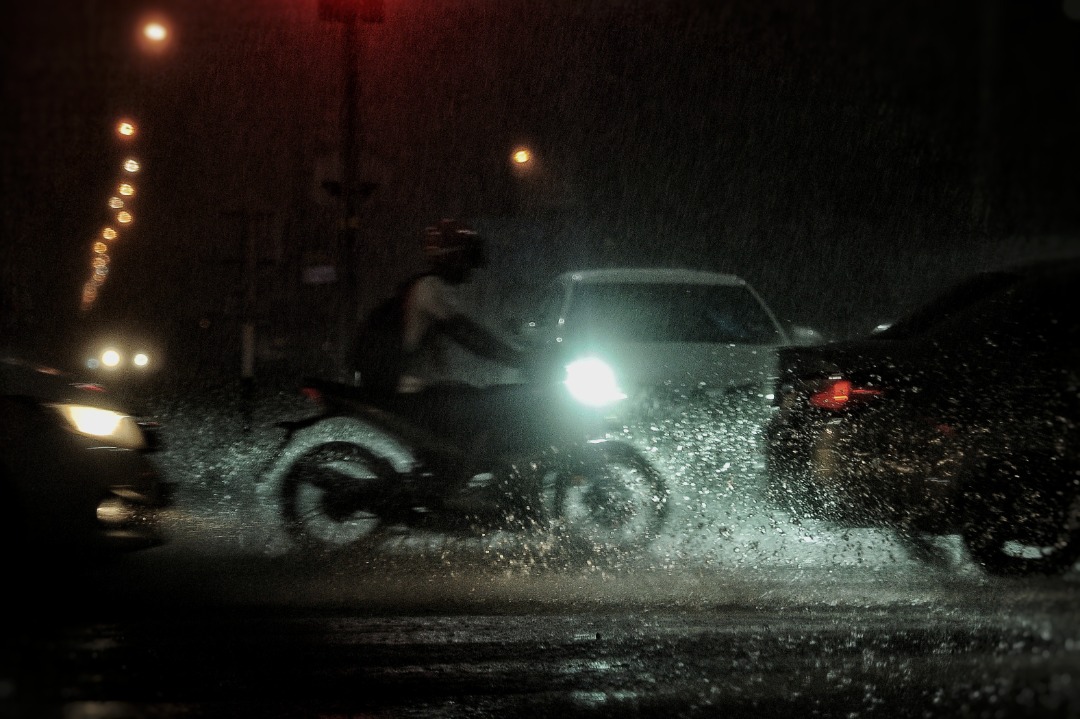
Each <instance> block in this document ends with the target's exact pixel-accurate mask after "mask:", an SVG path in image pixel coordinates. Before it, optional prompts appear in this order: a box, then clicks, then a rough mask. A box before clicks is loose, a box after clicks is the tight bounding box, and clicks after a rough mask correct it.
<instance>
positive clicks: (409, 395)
mask: <svg viewBox="0 0 1080 719" xmlns="http://www.w3.org/2000/svg"><path fill="white" fill-rule="evenodd" d="M424 255H425V257H426V258H427V260H428V263H429V265H430V267H429V269H428V271H426V272H425V273H423V274H421V275H419V276H418V277H417V278H415V279H414V280H412V281H411V283H410V285H409V287H408V290H407V294H406V295H405V301H404V315H403V327H402V335H403V336H402V370H401V377H400V379H399V382H398V387H397V392H396V393H395V394H394V395H392V396H391V397H390V398H388V400H387V401H386V406H387V409H389V410H390V411H391V412H393V413H395V414H397V415H400V416H404V417H406V418H408V419H410V420H412V421H414V422H415V423H417V424H419V425H421V426H424V427H427V428H428V429H430V430H432V431H434V432H435V433H436V434H438V435H440V436H442V437H446V438H449V439H451V440H452V441H454V442H457V443H459V446H463V447H468V448H469V450H470V451H477V450H479V449H480V448H481V447H483V446H484V445H486V444H487V443H488V442H489V440H490V437H491V436H492V435H493V433H494V432H495V431H496V430H498V431H508V429H509V428H508V427H507V426H506V424H507V423H508V422H510V421H511V419H510V418H511V417H517V416H520V414H519V412H520V403H519V400H517V399H516V395H517V393H516V392H515V391H514V385H499V384H495V383H489V384H487V385H478V384H476V383H475V382H473V381H472V380H471V379H470V376H469V375H471V376H475V374H476V372H469V373H466V372H462V371H461V370H463V369H465V368H464V367H461V366H460V363H459V365H456V366H455V365H454V364H453V363H452V353H453V350H454V347H455V346H456V347H460V348H463V349H465V350H466V351H467V352H468V353H470V354H471V355H474V356H476V357H479V358H484V359H486V360H491V361H494V362H496V363H499V364H502V365H504V366H506V367H510V368H521V367H522V366H523V364H524V360H525V356H524V353H523V352H522V351H521V350H519V349H518V348H517V347H515V346H513V345H512V344H510V343H509V342H507V341H505V340H503V339H502V338H501V337H499V336H498V335H496V334H495V333H494V332H492V331H491V330H490V329H488V328H487V327H486V326H485V325H484V324H483V323H481V322H478V321H477V320H475V319H473V318H472V317H470V315H469V314H468V312H467V310H466V303H465V302H464V300H463V298H462V297H461V296H460V290H461V289H462V288H463V286H464V285H466V284H467V283H468V282H469V281H470V280H471V279H472V277H473V273H474V272H475V271H476V270H477V269H480V268H482V267H484V266H486V264H487V257H486V254H485V247H484V240H483V238H482V237H481V236H480V235H479V234H478V233H477V232H476V230H474V229H473V228H472V227H470V226H468V225H466V224H465V223H463V222H460V221H458V220H454V219H443V220H440V221H439V222H438V223H436V224H435V225H433V226H431V227H428V228H427V229H426V230H425V231H424ZM510 431H512V430H510Z"/></svg>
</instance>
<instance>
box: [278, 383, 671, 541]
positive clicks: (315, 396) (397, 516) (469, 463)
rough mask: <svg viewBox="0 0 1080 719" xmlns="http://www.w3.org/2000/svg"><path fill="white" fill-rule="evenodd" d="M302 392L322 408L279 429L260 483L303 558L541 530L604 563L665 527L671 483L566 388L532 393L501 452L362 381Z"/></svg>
mask: <svg viewBox="0 0 1080 719" xmlns="http://www.w3.org/2000/svg"><path fill="white" fill-rule="evenodd" d="M579 374H580V373H579ZM578 379H579V383H580V382H581V381H583V382H584V384H585V385H586V386H589V387H590V389H592V390H594V391H595V389H596V387H597V386H598V385H597V384H596V381H595V380H594V379H592V378H589V377H587V378H584V379H583V380H582V378H581V377H579V378H578ZM302 393H303V394H304V395H305V396H306V397H308V398H310V399H311V400H312V401H313V402H314V404H315V405H316V406H317V408H318V409H317V411H316V412H315V413H314V414H312V415H310V416H307V417H304V418H301V419H297V420H289V421H284V422H279V423H278V426H279V427H281V428H282V429H284V430H285V437H284V439H283V441H282V443H281V445H280V448H279V450H278V451H277V453H276V455H275V456H274V457H273V458H272V460H271V462H270V464H269V466H268V467H267V469H266V470H265V471H264V472H263V473H262V475H261V477H260V481H261V482H262V483H264V485H266V486H269V487H272V488H273V495H275V496H276V499H277V502H278V503H279V508H280V516H281V519H282V522H283V527H284V530H285V534H287V535H288V537H289V539H290V540H291V541H292V543H293V544H294V545H295V546H297V547H300V548H302V549H304V550H308V551H310V550H319V551H327V550H329V551H336V550H341V549H345V548H350V547H355V546H357V545H360V544H362V543H363V542H374V541H376V540H377V538H378V537H380V536H385V534H386V533H387V532H388V531H391V530H394V531H400V530H401V529H402V528H405V529H406V530H407V529H410V528H412V529H429V530H435V531H439V532H443V533H452V534H462V533H464V534H472V535H473V536H477V535H478V534H483V533H485V532H490V531H492V530H506V531H511V532H517V533H528V532H541V533H543V534H544V537H545V541H547V542H550V546H553V547H558V548H559V550H560V551H568V550H569V551H585V552H587V553H588V554H589V555H597V554H602V553H608V552H619V553H625V552H634V551H639V550H641V549H643V548H645V547H646V546H647V545H648V544H649V543H650V542H651V541H652V540H653V539H654V538H655V537H657V536H658V535H659V533H660V532H661V530H662V529H663V526H664V523H665V519H666V516H667V510H668V501H667V499H668V489H667V486H666V483H665V481H664V478H663V477H662V476H661V474H660V473H659V472H658V471H657V469H656V468H655V467H654V466H653V465H652V463H651V462H650V461H649V460H648V459H647V458H646V457H645V456H644V455H643V454H642V453H641V452H639V451H638V450H637V449H636V448H635V447H634V446H632V445H630V444H629V443H627V442H625V441H622V440H620V439H619V438H617V437H613V436H612V435H611V434H610V433H609V432H608V428H607V427H605V420H604V412H603V409H602V408H600V407H593V408H589V407H585V406H583V405H581V404H580V403H579V402H577V401H576V400H574V399H573V398H572V397H571V394H570V393H569V392H568V391H567V386H566V385H565V383H552V382H547V383H532V384H531V385H530V387H529V388H528V389H525V390H524V395H523V396H525V397H526V398H527V401H526V402H525V403H524V404H523V414H527V415H529V416H528V417H522V418H521V420H522V421H521V422H520V423H514V424H515V427H516V430H515V433H514V436H515V441H514V442H513V444H512V445H511V446H509V447H503V448H501V450H500V452H499V453H498V455H497V456H495V457H492V456H491V454H490V453H486V452H485V453H480V452H477V451H476V450H475V448H472V447H465V446H463V445H462V443H461V442H453V441H450V440H448V439H447V438H446V437H445V436H443V435H440V434H436V433H434V432H432V431H431V430H430V429H428V428H426V427H424V426H421V425H420V424H419V423H417V422H415V421H410V420H409V419H406V418H405V417H402V416H400V415H399V414H395V413H394V412H391V411H388V410H387V409H386V408H385V407H384V406H383V405H382V404H380V403H377V402H374V401H372V400H371V398H370V397H368V396H366V395H365V392H364V391H363V389H362V388H357V387H356V386H353V385H352V384H348V383H343V382H337V381H331V380H325V379H317V378H308V379H307V380H305V382H304V384H303V387H302ZM615 396H616V397H618V395H617V394H616V395H615ZM600 404H601V405H602V404H604V403H603V402H601V403H600Z"/></svg>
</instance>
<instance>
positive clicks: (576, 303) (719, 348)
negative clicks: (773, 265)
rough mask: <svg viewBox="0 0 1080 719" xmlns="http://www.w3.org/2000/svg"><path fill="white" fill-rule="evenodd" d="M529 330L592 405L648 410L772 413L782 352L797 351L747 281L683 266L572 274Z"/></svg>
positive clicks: (550, 294)
mask: <svg viewBox="0 0 1080 719" xmlns="http://www.w3.org/2000/svg"><path fill="white" fill-rule="evenodd" d="M521 331H522V334H523V335H524V337H525V339H526V340H527V341H528V342H529V343H530V344H531V345H533V346H539V347H542V348H545V349H548V350H550V351H557V352H558V353H559V355H560V356H561V357H562V358H563V359H564V360H565V363H566V364H567V366H568V367H573V369H574V372H572V373H571V374H570V375H569V376H568V378H567V379H568V380H569V382H570V389H571V391H577V392H578V393H579V394H580V396H581V398H582V399H583V400H584V401H586V402H599V403H603V402H604V401H605V399H606V398H607V397H610V398H611V399H621V398H623V397H624V396H625V398H626V399H628V400H629V403H628V404H627V405H626V406H628V407H632V408H638V409H643V408H644V409H657V408H658V407H657V405H668V404H669V403H670V402H675V401H678V400H680V399H687V398H690V397H694V396H703V395H707V396H713V397H735V396H739V397H752V398H753V399H754V400H755V401H756V402H758V403H760V404H762V405H764V396H765V393H766V392H767V391H769V390H770V389H771V386H770V382H771V379H772V377H773V376H774V375H775V373H776V352H775V350H776V348H778V347H780V346H784V345H788V344H791V343H792V339H791V337H790V336H789V334H788V331H787V329H786V328H785V327H784V325H783V324H782V323H781V322H780V321H779V320H778V319H777V318H776V316H775V315H774V314H773V312H772V310H771V309H770V308H769V306H768V305H767V304H766V303H765V301H764V300H763V299H762V297H761V296H760V295H759V294H758V293H757V292H756V291H755V290H754V288H753V287H752V286H751V285H750V284H749V283H747V282H746V281H745V280H743V279H742V278H741V277H738V276H736V275H732V274H724V273H719V272H708V271H701V270H689V269H678V268H609V269H592V270H581V271H573V272H565V273H562V274H560V275H558V276H557V277H556V278H555V280H554V282H553V283H552V285H551V286H550V288H549V289H548V290H547V293H546V295H545V297H544V298H543V300H542V302H541V304H540V307H539V309H538V310H537V312H536V315H535V316H534V317H530V318H528V321H527V322H526V323H525V325H524V326H523V327H522V330H521ZM572 363H577V364H572ZM597 372H599V374H597Z"/></svg>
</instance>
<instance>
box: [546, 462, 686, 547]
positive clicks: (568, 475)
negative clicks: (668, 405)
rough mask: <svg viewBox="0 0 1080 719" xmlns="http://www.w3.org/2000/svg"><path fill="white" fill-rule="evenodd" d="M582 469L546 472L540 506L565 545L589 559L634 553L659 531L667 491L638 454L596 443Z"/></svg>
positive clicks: (656, 474) (653, 470) (665, 505)
mask: <svg viewBox="0 0 1080 719" xmlns="http://www.w3.org/2000/svg"><path fill="white" fill-rule="evenodd" d="M588 451H589V452H595V453H596V455H594V456H593V457H592V458H590V460H589V461H588V462H587V463H586V465H585V466H587V467H590V468H592V469H591V470H590V471H587V472H583V471H578V470H572V471H560V472H552V473H549V474H548V475H547V476H546V477H545V478H544V482H543V487H542V494H543V505H544V506H545V508H546V515H547V518H548V520H549V522H550V525H551V527H552V528H553V529H555V530H556V532H557V533H558V534H559V535H560V537H561V539H562V540H563V544H564V546H569V547H570V548H572V549H574V550H576V551H578V552H584V553H586V554H588V555H590V556H595V555H604V554H612V553H615V554H623V553H632V552H638V551H641V550H642V549H644V548H646V547H647V546H648V545H649V544H650V543H651V542H652V541H653V540H654V539H656V537H657V536H658V535H659V534H660V532H661V531H662V529H663V527H664V524H665V522H666V519H667V512H668V501H667V499H668V496H667V487H666V484H665V482H664V479H663V477H662V476H661V474H660V473H659V472H658V471H657V470H656V468H655V467H654V466H653V465H652V464H651V463H650V462H649V461H648V460H647V459H646V458H645V457H643V456H642V455H640V454H638V453H637V452H636V451H634V450H633V449H631V448H629V447H626V446H624V445H618V444H615V443H598V444H595V445H591V446H590V447H589V448H588Z"/></svg>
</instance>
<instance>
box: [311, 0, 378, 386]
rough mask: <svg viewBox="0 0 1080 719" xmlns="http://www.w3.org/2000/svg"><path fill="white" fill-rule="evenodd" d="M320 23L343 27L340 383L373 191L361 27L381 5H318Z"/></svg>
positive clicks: (369, 1) (360, 0) (354, 1)
mask: <svg viewBox="0 0 1080 719" xmlns="http://www.w3.org/2000/svg"><path fill="white" fill-rule="evenodd" d="M319 18H320V19H322V20H329V21H333V22H340V23H341V24H342V25H343V26H344V52H343V62H344V88H343V91H342V100H341V102H342V106H341V165H342V177H341V187H340V188H339V189H340V194H341V199H342V205H343V207H344V216H343V217H342V220H341V227H340V230H339V234H338V242H337V270H338V271H337V273H336V274H337V278H338V279H337V281H338V283H339V284H338V289H339V292H338V308H337V317H338V333H337V357H336V358H335V359H336V361H335V366H336V370H337V374H338V379H339V380H349V379H351V378H349V377H345V374H346V373H347V371H348V367H347V364H348V358H347V357H346V352H347V350H348V347H349V339H350V338H351V336H352V332H353V328H354V327H355V325H356V321H357V312H358V310H359V282H358V279H357V271H356V270H357V268H356V256H357V253H356V248H357V244H358V242H359V234H360V203H361V201H362V200H363V199H364V198H365V197H367V195H368V194H370V193H371V191H372V190H373V189H374V186H373V185H372V184H371V183H365V182H361V181H360V161H361V142H360V137H361V135H360V133H361V127H360V110H359V100H360V50H361V43H360V40H361V38H360V24H361V23H381V22H382V21H383V0H319Z"/></svg>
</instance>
